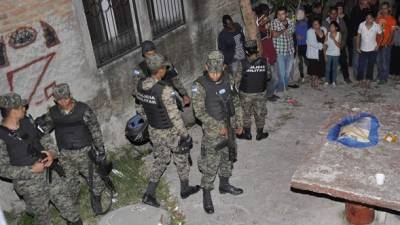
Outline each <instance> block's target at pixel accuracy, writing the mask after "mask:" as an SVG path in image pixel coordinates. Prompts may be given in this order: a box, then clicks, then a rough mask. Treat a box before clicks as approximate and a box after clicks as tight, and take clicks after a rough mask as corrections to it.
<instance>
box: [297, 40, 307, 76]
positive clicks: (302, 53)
mask: <svg viewBox="0 0 400 225" xmlns="http://www.w3.org/2000/svg"><path fill="white" fill-rule="evenodd" d="M306 53H307V45H299V46H297V55H298V59H299V72H300V77H301V78H304V64H305V65H306V66H308V61H307V57H306Z"/></svg>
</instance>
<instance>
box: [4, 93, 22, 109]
mask: <svg viewBox="0 0 400 225" xmlns="http://www.w3.org/2000/svg"><path fill="white" fill-rule="evenodd" d="M26 105H28V101H27V100H26V99H22V98H21V96H20V95H19V94H17V93H13V92H12V93H8V94H5V95H3V96H0V108H4V109H14V108H17V107H20V106H26Z"/></svg>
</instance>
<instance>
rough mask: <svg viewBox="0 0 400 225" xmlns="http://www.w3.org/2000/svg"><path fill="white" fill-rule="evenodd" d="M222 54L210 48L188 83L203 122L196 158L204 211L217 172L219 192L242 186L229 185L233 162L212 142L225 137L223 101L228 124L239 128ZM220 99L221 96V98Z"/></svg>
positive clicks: (226, 151)
mask: <svg viewBox="0 0 400 225" xmlns="http://www.w3.org/2000/svg"><path fill="white" fill-rule="evenodd" d="M223 62H224V56H223V55H222V53H221V52H219V51H213V52H211V53H210V54H209V55H208V58H207V62H206V71H205V72H204V74H203V76H201V77H200V78H198V79H197V80H196V81H195V82H194V83H193V86H192V101H193V108H194V112H195V116H196V118H198V119H199V120H200V121H201V123H202V126H203V139H202V143H201V145H202V146H201V156H200V158H199V160H198V165H199V169H200V171H201V172H202V173H203V176H202V179H201V187H202V188H203V207H204V210H205V211H206V212H207V213H214V206H213V203H212V199H211V193H210V191H211V190H212V189H213V188H214V180H215V177H216V175H217V173H218V175H219V180H220V183H219V192H220V193H221V194H225V193H230V194H233V195H240V194H242V193H243V190H242V189H240V188H237V187H234V186H232V185H230V183H229V178H230V177H231V176H232V168H233V162H232V161H230V160H229V149H228V147H223V148H222V149H218V150H217V149H216V146H217V145H218V144H219V143H221V142H223V141H224V140H226V139H227V137H228V128H227V127H226V126H227V125H226V124H225V121H224V118H225V116H227V115H224V111H225V110H224V109H223V104H221V101H228V104H229V105H228V107H230V108H231V109H232V110H230V111H231V112H232V114H231V115H229V117H230V118H231V121H232V123H231V124H233V125H232V126H233V127H234V128H236V134H237V135H240V134H241V133H242V132H243V128H242V127H243V124H242V123H243V120H242V117H243V113H242V109H241V107H240V101H239V97H238V96H237V93H236V91H235V89H234V88H233V81H232V80H231V79H230V74H228V73H226V72H225V71H224V64H223ZM222 99H223V100H222Z"/></svg>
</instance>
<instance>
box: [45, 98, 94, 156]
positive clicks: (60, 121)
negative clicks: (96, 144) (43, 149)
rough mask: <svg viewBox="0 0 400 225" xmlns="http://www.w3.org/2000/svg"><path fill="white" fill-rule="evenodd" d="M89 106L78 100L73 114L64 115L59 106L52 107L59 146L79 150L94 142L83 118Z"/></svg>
mask: <svg viewBox="0 0 400 225" xmlns="http://www.w3.org/2000/svg"><path fill="white" fill-rule="evenodd" d="M88 108H89V106H88V105H86V104H85V103H82V102H76V103H75V106H74V109H73V111H72V113H71V114H68V115H64V114H63V113H62V112H61V110H60V108H59V107H58V106H56V105H55V106H53V107H51V108H50V116H51V119H52V120H53V124H54V131H55V134H56V140H57V146H58V148H59V149H60V150H61V149H65V150H78V149H81V148H83V147H86V146H91V145H92V143H93V139H92V134H91V133H90V130H89V128H88V126H87V125H86V124H85V121H84V120H83V115H84V113H85V112H86V110H88Z"/></svg>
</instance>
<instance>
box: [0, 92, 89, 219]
mask: <svg viewBox="0 0 400 225" xmlns="http://www.w3.org/2000/svg"><path fill="white" fill-rule="evenodd" d="M26 105H27V101H26V100H23V99H21V97H20V96H19V95H18V94H15V93H10V94H7V95H4V96H0V109H1V114H2V117H3V121H2V124H1V125H0V176H1V177H5V178H8V179H10V180H12V182H13V184H14V189H15V191H16V192H17V193H18V194H19V195H20V196H22V197H23V199H24V201H25V203H26V210H27V212H28V213H29V214H32V215H33V216H34V223H35V224H36V225H49V224H51V220H50V219H51V216H50V209H49V206H50V201H51V202H52V203H53V204H54V205H55V207H56V208H57V209H58V210H59V212H60V213H61V216H62V217H63V218H64V219H66V220H67V221H68V222H67V224H69V225H81V224H82V221H81V220H80V218H79V213H78V211H77V209H76V208H75V207H74V203H73V199H72V198H71V197H70V195H69V194H68V192H69V190H68V189H67V187H66V185H65V182H64V179H63V178H60V177H59V176H58V174H57V173H52V179H51V183H49V181H48V180H47V179H46V173H49V171H46V167H49V166H50V165H51V164H52V163H53V160H54V158H55V157H57V154H58V152H57V148H56V147H55V146H54V144H53V143H52V141H51V137H50V136H49V135H45V136H43V137H42V138H41V139H40V134H39V133H38V130H37V129H36V128H35V125H34V123H33V121H32V120H31V119H30V118H28V117H26V116H25V113H26ZM33 143H35V144H33ZM34 146H35V147H34ZM41 153H45V154H46V155H47V157H46V158H45V159H43V158H40V157H41Z"/></svg>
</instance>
